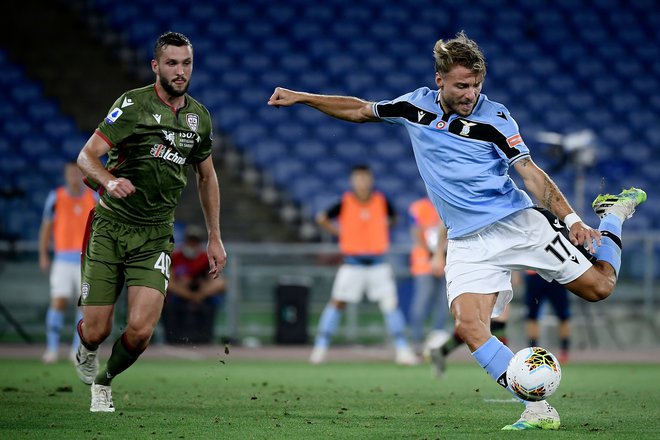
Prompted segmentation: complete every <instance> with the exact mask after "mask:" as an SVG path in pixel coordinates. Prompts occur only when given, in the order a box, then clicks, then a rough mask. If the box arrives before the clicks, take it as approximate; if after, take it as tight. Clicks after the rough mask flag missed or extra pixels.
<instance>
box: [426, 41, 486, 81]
mask: <svg viewBox="0 0 660 440" xmlns="http://www.w3.org/2000/svg"><path fill="white" fill-rule="evenodd" d="M433 58H435V71H436V72H437V73H439V74H440V75H446V74H447V73H449V71H450V70H451V69H452V67H454V66H463V67H465V68H467V69H470V70H471V71H472V72H474V73H479V74H482V75H484V76H485V75H486V59H485V58H484V54H483V53H481V49H479V46H478V45H477V43H475V42H474V40H470V39H469V38H468V36H467V35H466V34H465V32H463V31H460V32H459V33H457V34H456V36H455V37H454V38H452V39H451V40H448V41H443V40H438V41H436V43H435V46H433Z"/></svg>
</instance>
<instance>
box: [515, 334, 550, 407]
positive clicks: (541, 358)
mask: <svg viewBox="0 0 660 440" xmlns="http://www.w3.org/2000/svg"><path fill="white" fill-rule="evenodd" d="M506 379H507V382H508V384H509V387H511V389H512V390H513V392H514V393H516V395H517V396H518V397H520V398H521V399H523V400H528V401H531V402H536V401H538V400H544V399H547V398H548V397H549V396H551V395H552V394H553V393H554V392H555V391H557V388H559V382H560V381H561V367H560V366H559V361H558V360H557V358H556V357H555V355H553V354H552V353H550V352H549V351H548V350H546V349H545V348H541V347H527V348H523V349H522V350H520V351H519V352H518V353H516V354H515V355H514V356H513V358H511V361H510V362H509V366H508V368H507V369H506Z"/></svg>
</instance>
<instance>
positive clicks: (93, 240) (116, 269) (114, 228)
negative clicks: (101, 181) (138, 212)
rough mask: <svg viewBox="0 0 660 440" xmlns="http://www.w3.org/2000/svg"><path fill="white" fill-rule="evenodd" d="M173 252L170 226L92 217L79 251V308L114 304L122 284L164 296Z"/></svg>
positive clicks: (122, 286)
mask: <svg viewBox="0 0 660 440" xmlns="http://www.w3.org/2000/svg"><path fill="white" fill-rule="evenodd" d="M173 249H174V236H173V226H172V225H171V224H163V225H153V226H136V225H126V224H124V223H120V222H117V221H115V220H111V219H108V218H105V217H100V216H99V215H98V213H96V214H94V218H93V220H92V223H91V228H90V231H89V235H88V236H87V237H86V244H85V246H84V248H83V252H84V253H83V259H82V285H81V295H80V304H81V305H108V304H114V303H115V302H116V301H117V297H118V296H119V294H120V293H121V291H122V289H123V288H124V284H126V285H127V286H146V287H151V288H153V289H156V290H159V291H160V292H161V293H163V295H165V292H166V291H167V283H168V281H169V278H170V263H171V261H172V259H171V255H172V250H173Z"/></svg>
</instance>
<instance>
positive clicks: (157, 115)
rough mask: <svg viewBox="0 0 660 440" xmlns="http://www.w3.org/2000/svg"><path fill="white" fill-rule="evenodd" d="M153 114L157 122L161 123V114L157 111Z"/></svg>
mask: <svg viewBox="0 0 660 440" xmlns="http://www.w3.org/2000/svg"><path fill="white" fill-rule="evenodd" d="M151 116H153V117H154V119H155V120H156V122H158V123H159V124H160V115H159V114H157V113H154V114H153V115H151Z"/></svg>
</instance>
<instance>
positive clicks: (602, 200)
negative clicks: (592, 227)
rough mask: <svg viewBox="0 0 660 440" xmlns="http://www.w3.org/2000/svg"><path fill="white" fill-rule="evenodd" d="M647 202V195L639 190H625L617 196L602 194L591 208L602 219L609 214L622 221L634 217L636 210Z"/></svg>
mask: <svg viewBox="0 0 660 440" xmlns="http://www.w3.org/2000/svg"><path fill="white" fill-rule="evenodd" d="M645 201H646V193H645V192H644V190H642V189H639V188H630V189H624V190H623V191H621V192H620V193H619V194H617V195H612V194H601V195H599V196H598V197H596V199H595V200H594V202H593V203H592V204H591V207H592V208H594V212H595V213H596V215H597V216H598V217H600V218H603V217H605V216H606V215H607V214H615V215H616V216H617V217H619V218H620V219H621V220H625V219H627V218H630V217H632V215H633V213H634V212H635V208H636V207H637V206H638V205H641V204H642V203H644V202H645Z"/></svg>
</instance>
